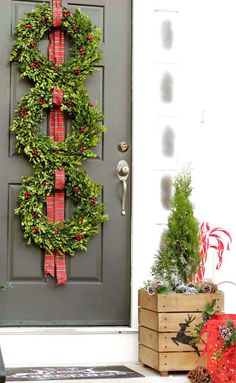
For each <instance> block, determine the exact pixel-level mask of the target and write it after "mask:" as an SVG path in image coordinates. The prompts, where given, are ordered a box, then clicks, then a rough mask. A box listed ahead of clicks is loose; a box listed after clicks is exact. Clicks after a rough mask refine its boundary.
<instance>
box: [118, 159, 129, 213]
mask: <svg viewBox="0 0 236 383" xmlns="http://www.w3.org/2000/svg"><path fill="white" fill-rule="evenodd" d="M116 173H117V177H118V179H119V180H120V181H121V182H122V189H123V190H122V202H121V215H125V213H126V211H125V201H126V194H127V182H126V181H127V179H128V177H129V165H128V163H127V162H126V161H125V160H121V161H119V163H118V165H117V168H116Z"/></svg>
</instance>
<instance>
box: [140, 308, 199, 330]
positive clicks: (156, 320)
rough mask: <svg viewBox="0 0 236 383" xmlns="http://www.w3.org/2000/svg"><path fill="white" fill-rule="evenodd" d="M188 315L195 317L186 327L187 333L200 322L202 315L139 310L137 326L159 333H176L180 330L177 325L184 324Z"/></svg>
mask: <svg viewBox="0 0 236 383" xmlns="http://www.w3.org/2000/svg"><path fill="white" fill-rule="evenodd" d="M188 314H189V315H192V316H193V317H195V319H194V321H193V322H191V323H190V324H189V327H188V331H192V329H193V328H194V327H195V325H196V324H198V323H200V322H201V320H202V313H191V312H190V313H185V312H184V313H157V312H155V311H151V310H147V309H143V308H140V309H139V324H140V325H141V326H143V327H147V328H150V329H152V330H155V331H159V332H171V331H172V332H173V331H176V332H178V331H179V329H180V326H179V323H185V321H186V320H187V319H188Z"/></svg>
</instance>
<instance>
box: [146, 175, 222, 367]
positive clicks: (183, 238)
mask: <svg viewBox="0 0 236 383" xmlns="http://www.w3.org/2000/svg"><path fill="white" fill-rule="evenodd" d="M191 181H192V180H191V174H190V172H186V171H185V172H183V173H181V174H179V175H177V177H176V178H175V179H174V182H173V189H174V190H173V196H172V198H171V199H170V215H169V217H168V222H167V228H166V230H165V231H164V232H163V235H162V240H161V245H160V249H159V250H158V252H157V255H156V257H155V260H154V264H153V266H152V269H151V273H152V276H153V279H152V280H148V281H147V282H145V285H144V288H143V289H141V290H140V291H139V306H140V311H139V324H140V327H139V343H140V344H139V356H140V360H141V362H142V363H144V364H146V365H148V366H150V367H153V368H155V369H156V370H158V371H160V373H161V375H167V374H168V372H169V371H178V370H181V371H184V370H191V369H192V368H194V367H196V360H197V359H198V355H199V351H200V350H201V349H202V346H203V345H195V344H194V342H193V337H192V336H191V331H192V330H193V329H194V328H195V327H196V325H198V324H199V323H201V321H202V312H203V311H204V310H205V307H206V305H207V304H208V305H209V302H212V300H213V299H214V302H216V304H215V309H216V310H218V311H219V310H222V308H223V303H224V302H223V294H219V292H218V291H217V286H216V285H215V284H214V283H213V282H211V281H203V280H201V281H199V280H198V279H197V275H198V271H199V270H200V269H201V262H202V259H201V252H200V246H201V243H200V236H199V223H198V221H197V219H196V218H195V217H194V207H193V204H192V202H191V200H190V196H191V193H192V187H191ZM200 282H201V283H200ZM197 354H198V355H197Z"/></svg>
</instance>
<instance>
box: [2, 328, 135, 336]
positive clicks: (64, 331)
mask: <svg viewBox="0 0 236 383" xmlns="http://www.w3.org/2000/svg"><path fill="white" fill-rule="evenodd" d="M137 333H138V329H137V328H132V327H125V326H124V327H123V326H122V327H117V326H115V327H112V326H111V327H109V326H107V327H96V326H95V327H0V335H91V334H98V335H100V334H137Z"/></svg>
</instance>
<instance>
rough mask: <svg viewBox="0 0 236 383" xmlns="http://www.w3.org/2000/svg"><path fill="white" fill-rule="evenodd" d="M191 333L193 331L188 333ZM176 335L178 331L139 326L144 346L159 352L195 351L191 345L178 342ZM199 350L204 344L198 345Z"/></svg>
mask: <svg viewBox="0 0 236 383" xmlns="http://www.w3.org/2000/svg"><path fill="white" fill-rule="evenodd" d="M186 335H191V333H189V332H188V333H186ZM175 337H176V333H173V332H172V333H158V332H157V331H154V330H150V329H148V328H145V327H140V328H139V343H140V344H142V345H143V346H146V347H148V348H151V349H152V350H155V351H158V352H167V351H168V352H169V351H170V352H174V351H175V352H180V351H193V348H192V347H191V346H189V345H186V344H183V343H179V342H177V343H178V344H176V343H175V342H174V341H173V340H172V338H175ZM198 349H199V351H202V350H203V349H204V345H203V344H199V345H198Z"/></svg>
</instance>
